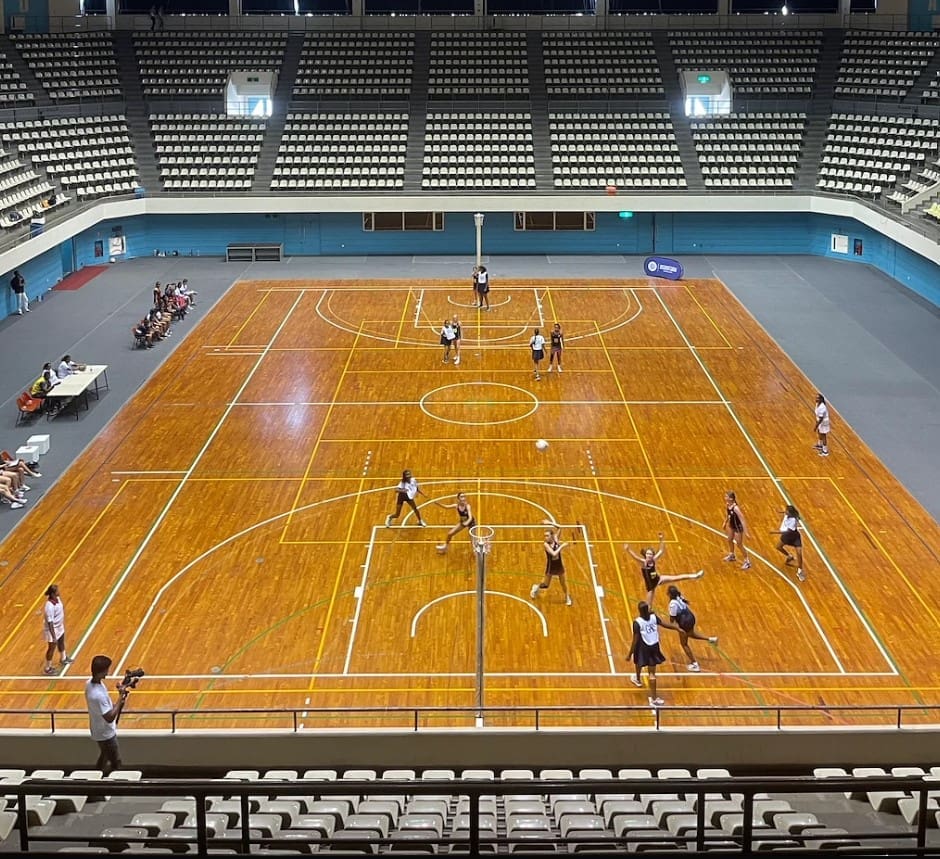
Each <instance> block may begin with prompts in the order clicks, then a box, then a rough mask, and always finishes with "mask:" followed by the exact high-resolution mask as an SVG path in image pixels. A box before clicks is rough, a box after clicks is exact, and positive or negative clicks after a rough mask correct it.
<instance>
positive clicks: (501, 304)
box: [447, 295, 512, 310]
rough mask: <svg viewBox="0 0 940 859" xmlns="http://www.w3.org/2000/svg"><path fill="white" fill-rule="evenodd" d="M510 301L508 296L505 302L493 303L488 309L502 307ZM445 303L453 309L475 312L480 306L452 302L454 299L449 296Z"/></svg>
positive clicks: (510, 298) (510, 297)
mask: <svg viewBox="0 0 940 859" xmlns="http://www.w3.org/2000/svg"><path fill="white" fill-rule="evenodd" d="M510 301H512V296H511V295H510V296H508V297H507V298H506V300H505V301H500V302H495V301H494V302H493V303H492V304H490V307H502V306H503V305H506V304H509V302H510ZM447 303H448V304H452V305H454V307H466V308H467V309H469V310H475V309H476V308H477V307H479V306H480V305H479V304H463V303H461V302H459V301H454V299H453V298H451V297H450V296H449V295H448V296H447Z"/></svg>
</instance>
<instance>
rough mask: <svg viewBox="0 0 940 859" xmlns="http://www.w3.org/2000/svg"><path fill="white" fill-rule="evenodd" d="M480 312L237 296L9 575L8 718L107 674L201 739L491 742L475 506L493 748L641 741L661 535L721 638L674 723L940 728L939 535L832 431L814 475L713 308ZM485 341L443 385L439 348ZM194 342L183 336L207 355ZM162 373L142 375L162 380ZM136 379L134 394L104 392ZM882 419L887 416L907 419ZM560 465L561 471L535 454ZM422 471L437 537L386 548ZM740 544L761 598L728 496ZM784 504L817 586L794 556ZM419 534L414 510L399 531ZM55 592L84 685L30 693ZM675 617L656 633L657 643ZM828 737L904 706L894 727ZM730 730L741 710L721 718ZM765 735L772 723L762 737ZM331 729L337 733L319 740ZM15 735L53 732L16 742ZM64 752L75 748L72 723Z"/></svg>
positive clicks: (669, 561)
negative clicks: (643, 676) (561, 584)
mask: <svg viewBox="0 0 940 859" xmlns="http://www.w3.org/2000/svg"><path fill="white" fill-rule="evenodd" d="M491 299H492V305H493V307H492V310H491V311H490V312H488V313H484V312H479V311H478V310H477V309H476V308H475V307H473V306H472V293H471V291H470V287H469V284H468V282H466V281H459V282H456V281H455V282H450V283H442V282H430V281H428V282H413V281H409V282H405V281H381V282H376V281H286V280H285V281H251V282H241V283H238V284H236V285H235V287H234V288H233V289H232V290H231V291H230V292H229V293H228V295H227V296H226V297H225V298H224V299H223V300H222V301H221V302H220V303H219V305H218V306H217V307H216V308H215V309H214V310H213V311H212V312H211V314H209V315H208V316H207V318H205V319H204V320H202V321H201V322H200V323H199V324H198V325H197V327H195V329H194V330H192V331H191V332H187V333H188V334H189V336H188V338H187V340H186V342H185V343H184V344H182V346H181V347H180V349H179V350H178V351H177V352H176V353H174V354H173V355H172V356H171V357H170V359H169V360H168V361H167V362H166V364H165V365H164V366H162V367H161V369H160V370H159V371H158V372H157V373H156V375H155V376H154V377H153V378H152V380H151V381H150V383H149V384H147V385H146V387H145V388H143V389H142V390H141V391H140V392H139V394H138V395H137V396H136V397H135V398H134V399H133V400H132V401H131V402H129V403H128V404H127V406H126V408H125V409H124V410H123V411H122V412H121V414H120V415H119V416H118V417H117V418H116V419H115V420H114V421H113V422H112V423H111V425H110V426H109V427H108V428H107V429H106V431H105V432H104V433H103V434H102V435H101V436H100V437H99V439H98V440H97V441H96V443H95V444H94V445H93V446H92V448H91V449H90V450H89V451H88V453H87V455H85V456H83V457H82V458H81V459H80V460H79V461H77V462H76V463H75V464H74V466H73V467H72V468H71V469H70V470H69V472H68V473H67V474H65V475H64V476H63V477H62V479H60V480H59V482H58V483H57V485H56V486H55V487H54V488H53V489H52V490H51V491H50V492H49V493H48V494H47V495H46V497H45V498H44V499H43V500H42V501H41V503H39V504H37V505H36V508H35V509H33V510H32V511H31V512H30V514H29V516H28V517H26V519H25V520H24V521H23V523H22V525H21V527H19V528H18V529H17V530H16V531H15V532H14V534H13V535H12V536H11V537H10V538H9V539H8V540H7V541H6V542H5V543H4V544H3V546H2V549H0V564H2V573H0V575H2V583H3V591H2V592H3V596H4V599H3V600H2V602H0V629H2V640H0V666H2V667H0V675H2V677H0V695H2V697H0V705H2V707H4V708H6V709H7V710H11V709H20V710H50V709H56V710H65V709H81V708H82V707H83V700H82V684H83V682H84V679H85V677H87V673H86V672H87V665H88V662H89V660H90V658H91V656H92V655H94V654H95V653H107V654H109V655H111V656H112V657H113V658H114V660H115V672H123V670H124V669H125V668H127V667H133V666H138V665H141V666H143V667H144V668H145V669H146V670H147V672H148V677H147V678H146V679H145V680H144V681H143V682H142V683H141V686H140V688H139V689H138V691H136V692H135V693H134V696H133V698H132V706H131V708H130V709H129V712H128V715H127V717H126V719H125V721H124V722H123V723H122V724H125V725H126V727H128V728H130V727H135V726H139V727H164V726H165V725H166V724H167V719H166V717H165V716H162V715H139V713H140V711H142V710H174V709H178V710H186V711H189V710H195V711H199V712H198V713H196V714H187V715H185V716H182V717H180V720H179V725H180V726H181V727H209V726H223V727H224V726H237V727H242V728H251V727H267V728H276V727H285V726H289V725H291V724H292V719H293V718H294V717H289V716H285V715H277V714H273V713H271V712H261V713H240V714H218V713H213V711H214V710H219V709H227V710H231V709H239V708H259V709H261V710H263V711H270V710H271V709H272V708H296V709H298V710H300V711H301V712H300V713H299V714H298V715H297V716H296V719H297V720H298V724H302V725H304V727H309V728H313V727H320V726H323V725H339V724H346V725H384V726H389V727H391V726H399V725H408V724H411V721H412V718H413V717H412V716H410V715H407V714H400V713H388V714H382V713H375V712H373V713H367V712H360V713H357V714H337V713H336V712H335V710H336V709H338V708H385V707H408V708H420V709H422V710H425V709H426V708H434V707H458V708H465V712H461V713H453V712H452V713H431V712H423V713H422V714H421V715H420V717H419V718H420V723H421V724H423V725H468V724H471V725H472V724H474V716H475V711H474V707H475V706H476V705H477V703H478V692H479V687H478V684H477V671H478V661H477V646H476V642H477V599H476V594H475V586H476V584H475V583H476V561H475V557H474V555H473V553H472V551H471V548H470V543H469V541H468V539H467V536H466V534H465V533H464V534H462V535H460V536H459V537H457V538H456V539H455V541H454V542H453V544H452V546H451V549H450V551H449V553H447V554H446V555H441V554H438V552H437V551H436V549H435V544H437V543H438V542H440V541H441V540H442V538H443V536H444V534H445V532H446V530H447V529H448V528H449V527H450V526H451V525H452V524H453V522H454V521H455V516H454V514H453V511H450V510H442V509H440V508H438V507H435V506H434V505H433V504H432V503H431V502H432V501H433V500H441V501H445V502H450V501H452V500H453V496H454V493H456V492H457V491H458V490H463V491H465V492H466V493H467V494H468V496H469V498H470V502H471V504H472V506H473V509H474V512H475V514H476V516H477V519H478V521H480V522H481V523H485V524H487V525H490V526H492V527H493V528H494V530H495V538H494V541H493V546H492V552H491V554H490V556H489V559H488V563H487V573H488V575H487V590H488V595H487V597H486V600H485V608H486V624H485V632H484V636H483V638H484V641H483V653H484V661H483V668H484V672H485V682H484V684H483V703H484V705H485V706H486V707H493V708H507V709H506V710H505V711H504V712H499V713H489V714H487V717H486V724H491V725H529V724H532V721H533V719H534V715H533V713H532V712H531V711H526V710H515V711H514V710H513V709H512V708H529V707H540V708H551V707H562V708H564V709H562V710H560V711H552V710H546V711H543V712H541V713H540V714H539V719H540V724H542V725H590V724H627V725H648V724H650V723H651V719H652V716H651V714H650V711H649V709H648V708H646V707H644V709H641V710H636V711H632V712H628V713H624V712H617V713H614V712H612V711H610V710H591V709H585V708H590V707H612V706H622V705H645V703H646V692H645V691H640V690H637V689H635V688H634V687H633V686H632V685H631V684H630V682H629V675H630V674H631V673H632V672H631V666H630V665H628V663H627V662H626V660H625V653H626V648H627V643H628V637H629V635H630V628H631V620H632V618H633V616H634V615H635V605H636V602H637V600H638V599H640V598H642V596H643V588H642V581H641V577H640V574H639V569H638V565H637V564H636V563H635V562H634V561H633V560H631V559H630V558H629V557H628V556H627V555H626V553H625V552H624V550H623V546H624V543H626V542H629V543H630V544H631V545H633V546H634V547H636V548H640V547H641V546H645V545H650V544H655V541H656V535H657V533H658V532H660V531H662V532H664V533H665V536H666V544H667V552H666V555H665V557H664V558H663V559H662V561H661V562H660V570H661V572H663V573H665V574H670V573H681V572H688V571H692V570H697V569H700V568H701V569H704V570H705V576H704V578H702V579H701V580H699V581H695V582H686V583H683V590H684V592H685V594H686V596H687V597H688V598H689V600H690V601H691V603H692V606H693V608H694V610H695V612H696V614H697V616H698V619H699V626H700V628H701V630H702V631H704V632H707V633H708V634H715V635H719V636H720V641H719V644H718V646H717V647H712V646H710V645H708V644H703V643H702V642H694V643H693V645H694V649H695V651H696V655H697V657H698V659H699V662H700V663H701V666H702V669H703V670H702V673H701V674H698V675H696V674H692V673H690V672H689V671H687V670H686V664H685V663H686V660H685V658H684V657H683V654H682V651H681V650H680V648H679V645H678V640H677V638H676V636H675V635H674V634H673V633H670V632H664V633H663V649H664V652H665V653H666V655H667V660H668V661H667V663H666V664H665V665H664V666H662V668H661V671H660V684H659V691H660V694H661V695H662V696H663V697H664V698H665V699H666V701H667V704H669V705H677V706H680V707H683V708H687V707H693V706H701V707H706V708H708V709H704V710H690V709H682V710H679V711H675V712H670V711H669V710H668V708H667V710H666V712H664V713H663V714H662V719H663V723H664V724H686V725H729V724H740V725H767V724H773V723H774V722H775V719H776V715H775V713H774V712H773V709H772V708H775V707H779V706H783V707H787V706H793V705H805V706H810V707H817V708H818V710H817V711H815V712H800V713H786V714H785V715H784V717H783V719H784V724H805V725H826V724H828V725H841V724H846V725H851V724H860V723H865V724H871V723H873V722H883V723H885V724H891V723H893V721H894V719H895V715H894V713H893V711H892V710H891V709H890V707H891V706H894V705H918V709H917V710H915V711H912V712H910V713H907V714H906V715H905V722H907V723H909V724H916V723H918V722H924V723H928V722H929V723H934V722H936V721H938V716H940V711H938V710H933V709H931V706H932V705H940V682H938V681H940V667H938V664H937V661H936V658H935V656H934V644H935V639H936V633H937V629H938V625H940V623H938V621H940V610H938V608H937V606H938V605H940V576H938V575H937V573H938V572H940V563H938V558H940V529H938V526H937V523H936V522H935V521H934V520H933V519H932V518H931V517H930V516H929V515H928V514H927V513H926V512H925V511H924V510H923V509H922V508H921V507H920V506H919V505H918V504H917V503H916V502H915V501H914V500H913V499H912V498H911V497H910V495H909V494H908V493H907V492H906V491H905V490H904V489H903V488H902V487H901V486H900V485H899V484H898V482H897V481H896V480H895V479H894V478H893V477H892V475H891V474H890V473H889V472H888V471H887V470H886V469H885V468H884V467H883V466H882V465H881V463H880V462H879V461H878V460H877V459H876V458H875V456H874V455H873V454H872V453H871V451H870V450H869V449H868V448H867V447H866V446H865V445H864V444H863V443H862V442H861V441H860V439H859V438H858V437H857V436H855V435H854V433H853V432H852V431H851V429H850V428H849V427H847V426H845V424H844V423H843V422H842V420H841V419H840V417H839V414H838V392H827V393H828V394H829V395H830V399H831V400H834V401H835V407H834V409H833V423H834V427H833V434H832V437H831V441H832V455H831V456H830V457H829V458H828V459H823V458H820V457H818V456H817V455H816V452H815V451H814V450H813V448H812V444H813V442H814V441H815V438H814V434H813V411H812V407H813V400H814V395H815V389H814V387H813V385H812V383H811V381H810V380H808V379H806V378H805V377H804V376H803V375H802V374H801V373H800V372H799V370H797V368H796V367H795V366H794V365H793V363H792V362H791V361H790V360H789V359H788V357H787V356H786V355H785V354H784V353H783V352H782V351H781V350H780V348H779V347H778V346H777V345H776V344H775V343H774V342H773V341H772V340H771V339H770V338H769V337H768V336H767V335H766V333H765V332H764V331H763V330H762V329H761V328H760V327H759V326H758V325H757V324H756V322H755V321H754V320H753V319H752V318H751V317H750V315H749V314H748V313H747V311H746V310H745V309H744V308H743V307H742V306H741V305H740V304H739V303H738V302H737V301H736V300H735V298H734V297H733V296H732V295H731V294H730V292H729V291H728V290H727V289H726V288H725V287H724V286H723V285H722V284H721V283H720V282H718V281H714V280H696V281H687V282H684V283H682V284H676V285H672V284H666V283H663V282H659V281H656V282H654V281H647V280H645V279H634V280H616V281H614V280H590V281H589V280H584V281H577V282H571V281H564V282H562V281H557V282H544V281H542V282H534V281H533V282H527V281H521V280H516V281H511V282H510V281H506V282H500V283H498V284H497V286H496V287H495V288H494V291H493V293H492V295H491ZM454 313H457V314H459V315H460V317H461V320H462V323H463V332H464V342H463V350H462V362H461V364H460V365H459V366H454V365H453V364H446V365H445V364H443V363H442V361H441V350H440V347H439V346H438V334H437V333H436V332H437V331H439V328H440V323H441V320H442V319H443V318H444V317H445V316H446V317H450V316H451V315H453V314H454ZM554 320H558V321H560V322H562V324H563V326H564V330H565V334H566V339H567V347H568V348H567V350H566V352H565V359H564V373H563V374H557V373H553V374H551V375H549V374H547V373H545V372H544V369H545V368H544V367H543V374H542V380H541V381H536V380H535V379H534V378H533V373H532V364H531V361H530V353H529V349H528V345H527V344H528V339H529V336H530V335H531V332H532V329H533V328H534V327H538V326H541V327H542V328H543V331H546V333H547V330H546V329H548V328H550V326H551V323H552V322H553V321H554ZM193 324H194V323H193V322H190V321H186V322H184V323H181V325H180V328H186V327H189V326H192V325H193ZM144 357H145V356H144V355H143V354H142V353H141V354H132V355H128V360H140V359H141V358H144ZM114 372H120V368H114ZM886 407H887V406H886ZM539 438H544V439H547V440H548V441H549V442H550V447H549V449H548V450H547V451H546V452H545V453H540V452H539V451H538V450H536V447H535V445H534V442H535V440H536V439H539ZM404 468H409V469H411V470H412V471H413V472H414V473H415V475H416V476H417V478H418V479H419V481H420V483H421V486H422V488H423V490H424V492H425V493H426V495H427V498H424V499H421V501H422V503H424V504H425V506H424V508H423V513H424V516H425V518H426V519H427V523H428V527H427V528H425V529H422V528H419V527H417V525H416V523H415V521H414V518H413V517H410V516H403V517H402V520H400V521H401V526H400V527H395V528H392V529H387V528H385V527H384V524H383V523H384V517H385V514H386V513H389V512H391V510H392V509H393V506H394V492H393V490H392V487H394V485H395V484H396V482H397V481H398V479H399V476H400V474H401V471H402V470H403V469H404ZM727 489H734V490H735V491H736V492H737V495H738V498H739V500H740V502H741V505H742V507H743V509H744V512H745V515H746V517H747V520H748V524H749V527H750V536H749V543H750V547H751V554H752V559H753V568H752V569H751V570H749V571H742V570H741V569H739V567H738V565H737V564H730V563H724V562H723V561H722V558H723V556H724V555H725V554H726V551H727V549H726V543H725V540H724V536H723V533H722V531H721V525H722V520H723V516H724V504H723V495H724V492H725V490H727ZM787 502H792V503H793V504H795V505H796V506H797V507H798V508H799V509H800V511H801V513H802V517H803V522H804V525H805V529H806V530H805V537H804V540H805V545H806V550H805V551H806V569H807V574H808V580H807V581H806V582H805V583H803V584H800V583H798V582H797V581H796V578H795V575H794V570H793V568H791V567H786V566H784V565H783V563H782V562H783V557H782V555H780V554H778V553H777V552H776V551H775V549H774V545H775V542H776V540H775V538H774V536H772V533H771V532H774V531H775V530H776V528H777V526H778V523H779V520H780V511H781V510H782V508H783V505H784V504H785V503H787ZM406 509H407V508H406ZM546 517H551V518H552V519H555V520H557V521H559V522H561V523H563V524H564V525H566V526H567V527H566V532H565V537H564V539H568V540H570V541H571V545H570V546H569V547H568V548H567V549H566V550H565V563H566V567H567V570H568V578H569V583H570V586H571V591H572V594H573V598H574V604H573V605H572V606H570V607H568V606H566V605H565V604H564V600H563V597H562V594H561V592H560V590H559V589H557V587H553V588H552V589H551V590H549V591H548V593H547V594H544V595H543V596H541V597H540V598H539V600H538V601H535V602H533V601H531V600H530V599H529V598H528V592H529V588H530V586H531V585H532V584H533V583H534V582H536V581H538V580H539V579H540V577H541V572H542V570H543V569H544V553H543V551H542V547H541V541H542V530H543V529H542V527H541V525H540V522H541V520H543V519H544V518H546ZM50 582H58V583H59V585H60V586H61V589H62V593H63V596H64V602H65V605H66V611H67V628H68V638H69V641H70V644H71V646H72V648H73V649H74V651H75V653H76V655H77V660H76V663H75V664H74V665H73V666H71V668H69V669H68V670H67V671H65V672H64V673H63V675H62V676H59V677H55V678H47V677H43V676H42V675H41V665H42V662H41V656H42V651H43V649H44V646H43V644H42V639H41V617H40V612H41V608H42V604H43V596H42V594H43V591H44V589H45V587H46V586H47V585H48V584H49V583H50ZM666 603H667V600H666V598H665V594H664V593H662V594H659V595H658V596H657V601H656V606H655V607H656V608H657V609H660V610H662V611H663V612H664V611H665V608H666ZM838 705H884V706H885V707H886V708H887V709H886V710H885V711H884V712H883V713H871V712H864V713H862V712H857V713H855V712H846V711H842V710H831V709H828V708H833V707H837V706H838ZM734 706H741V707H749V708H753V709H751V710H749V711H733V710H731V709H729V708H731V707H734ZM765 707H766V708H769V709H768V710H767V712H761V711H760V709H759V708H765ZM323 708H326V709H327V710H332V711H334V712H321V710H322V709H323ZM2 720H3V723H4V724H5V725H6V726H10V727H14V726H17V727H39V726H42V725H44V724H46V721H45V720H43V719H41V718H38V717H36V716H33V715H28V714H21V715H14V714H10V713H7V714H5V715H3V717H2ZM58 724H59V726H60V727H61V726H76V727H77V726H81V725H83V724H84V720H83V719H82V718H79V717H71V718H70V717H67V716H63V717H61V718H60V720H59V722H58Z"/></svg>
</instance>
